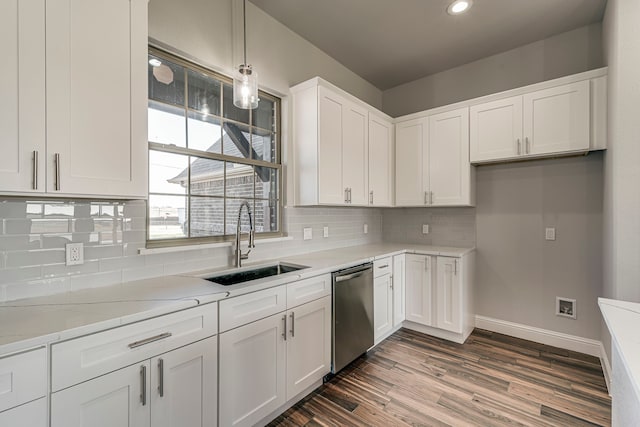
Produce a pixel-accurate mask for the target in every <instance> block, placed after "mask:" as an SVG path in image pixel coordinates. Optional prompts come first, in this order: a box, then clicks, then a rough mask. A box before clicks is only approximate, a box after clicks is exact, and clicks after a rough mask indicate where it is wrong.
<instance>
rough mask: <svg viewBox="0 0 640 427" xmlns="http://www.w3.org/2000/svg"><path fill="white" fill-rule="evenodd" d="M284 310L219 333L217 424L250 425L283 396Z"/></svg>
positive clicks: (282, 401)
mask: <svg viewBox="0 0 640 427" xmlns="http://www.w3.org/2000/svg"><path fill="white" fill-rule="evenodd" d="M286 319H287V316H286V313H284V312H283V313H278V314H274V315H272V316H269V317H267V318H265V319H262V320H258V321H256V322H253V323H249V324H248V325H244V326H241V327H239V328H237V329H233V330H231V331H227V332H225V333H223V334H220V391H221V393H220V425H221V426H252V425H254V424H255V423H256V422H258V421H259V420H261V419H262V418H264V417H265V416H267V415H269V414H270V413H271V412H273V411H274V410H275V409H277V408H278V407H279V406H281V405H282V404H284V402H285V400H286V399H285V398H286V391H285V387H286V383H285V379H286V377H285V369H286V359H285V351H286V341H285V336H286V335H285V322H286Z"/></svg>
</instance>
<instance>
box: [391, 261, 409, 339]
mask: <svg viewBox="0 0 640 427" xmlns="http://www.w3.org/2000/svg"><path fill="white" fill-rule="evenodd" d="M391 284H392V285H393V327H394V328H395V327H396V326H398V325H399V324H401V323H402V322H403V321H404V319H405V316H406V314H405V255H395V256H394V257H393V276H392V277H391Z"/></svg>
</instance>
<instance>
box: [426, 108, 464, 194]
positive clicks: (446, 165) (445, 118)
mask: <svg viewBox="0 0 640 427" xmlns="http://www.w3.org/2000/svg"><path fill="white" fill-rule="evenodd" d="M470 177H471V165H470V164H469V109H468V108H460V109H458V110H453V111H447V112H445V113H441V114H436V115H434V116H431V117H429V183H430V188H429V191H431V195H430V197H429V204H431V205H436V206H443V205H444V206H448V205H466V204H470V203H471V183H470Z"/></svg>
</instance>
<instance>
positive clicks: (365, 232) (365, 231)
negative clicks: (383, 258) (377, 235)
mask: <svg viewBox="0 0 640 427" xmlns="http://www.w3.org/2000/svg"><path fill="white" fill-rule="evenodd" d="M368 232H369V225H368V224H365V225H364V234H367V233H368Z"/></svg>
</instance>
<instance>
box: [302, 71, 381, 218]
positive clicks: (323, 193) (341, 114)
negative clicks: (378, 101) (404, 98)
mask: <svg viewBox="0 0 640 427" xmlns="http://www.w3.org/2000/svg"><path fill="white" fill-rule="evenodd" d="M291 91H292V93H293V165H294V176H295V178H294V192H295V200H296V202H295V203H296V204H297V205H351V206H370V205H378V206H389V205H391V204H392V201H393V195H392V194H391V190H390V189H391V177H392V175H391V174H390V172H389V168H390V167H391V166H390V163H389V162H390V161H391V160H390V158H389V155H388V152H389V149H390V148H389V147H390V146H391V144H392V143H393V140H392V138H391V129H392V126H393V125H392V124H391V119H390V118H388V119H386V122H385V120H383V119H382V118H383V117H384V114H383V113H379V112H376V111H374V110H373V108H371V107H368V106H367V105H366V104H364V103H363V102H361V101H359V100H357V99H356V98H354V97H353V96H351V95H349V94H348V93H346V92H343V91H341V90H340V89H338V88H336V87H334V86H332V85H330V84H329V83H327V82H325V81H323V80H322V79H319V78H317V77H316V78H314V79H311V80H309V81H307V82H304V83H301V84H300V85H298V86H295V87H293V88H291ZM372 111H373V112H374V113H377V115H376V117H377V116H378V115H379V116H380V118H376V119H375V120H374V121H373V122H372V119H371V117H372V116H371V114H370V113H371V112H372ZM370 132H373V134H372V135H373V138H374V139H375V140H374V141H371V137H372V136H371V135H370ZM372 148H373V150H374V152H373V153H372V156H373V157H370V153H369V151H370V149H372ZM371 165H373V166H374V167H375V168H376V171H372V170H371V167H372V166H371ZM372 173H376V176H375V177H374V183H373V184H372V185H373V186H372V187H371V186H370V184H369V177H370V174H372ZM371 191H373V202H372V193H371ZM376 193H378V194H379V196H378V197H376Z"/></svg>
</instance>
